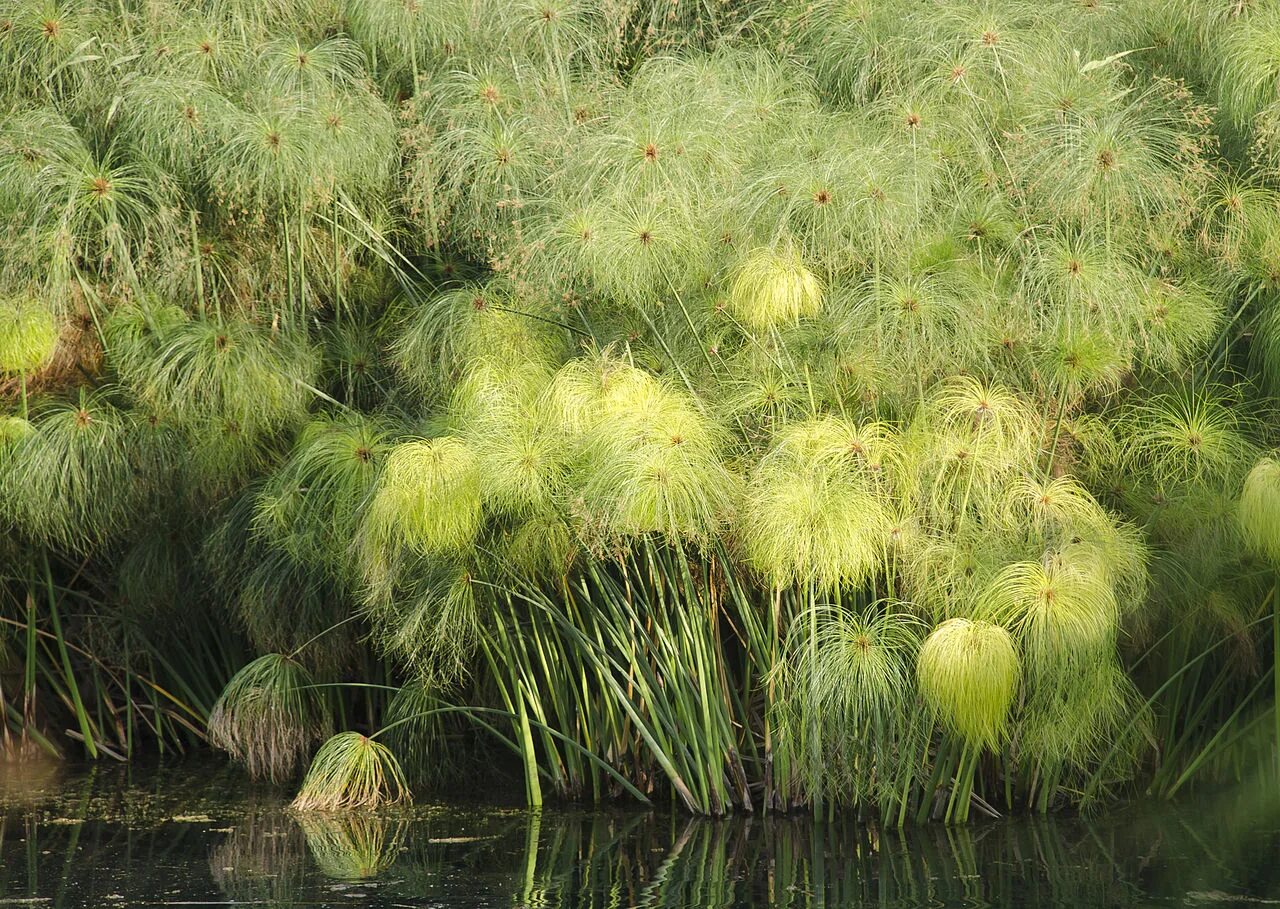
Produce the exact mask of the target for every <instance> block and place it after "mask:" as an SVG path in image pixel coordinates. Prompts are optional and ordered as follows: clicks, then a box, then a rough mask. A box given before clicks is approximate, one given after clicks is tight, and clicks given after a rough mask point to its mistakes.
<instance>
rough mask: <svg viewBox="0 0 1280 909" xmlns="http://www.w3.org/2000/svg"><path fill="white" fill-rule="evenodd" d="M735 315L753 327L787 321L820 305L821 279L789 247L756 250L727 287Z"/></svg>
mask: <svg viewBox="0 0 1280 909" xmlns="http://www.w3.org/2000/svg"><path fill="white" fill-rule="evenodd" d="M728 305H729V309H730V311H731V312H732V313H733V315H734V317H735V318H737V319H738V320H739V321H740V322H742V323H743V325H745V326H746V327H747V328H749V329H752V330H753V331H767V330H768V329H770V328H775V327H779V326H782V325H788V324H791V323H794V322H796V321H798V320H799V319H801V318H803V317H805V316H811V315H813V314H814V313H816V312H817V311H818V310H819V309H821V308H822V282H821V281H819V280H818V278H817V276H815V275H814V274H813V272H811V271H809V269H807V268H805V266H804V263H803V262H802V261H801V259H800V256H799V254H797V253H795V252H794V251H792V250H786V251H783V252H775V251H773V250H767V249H762V250H757V251H756V252H753V253H752V254H751V255H750V256H748V258H747V260H746V261H745V262H743V263H742V265H741V266H739V268H738V273H737V275H736V276H735V277H734V279H733V284H732V286H731V287H730V289H729V298H728Z"/></svg>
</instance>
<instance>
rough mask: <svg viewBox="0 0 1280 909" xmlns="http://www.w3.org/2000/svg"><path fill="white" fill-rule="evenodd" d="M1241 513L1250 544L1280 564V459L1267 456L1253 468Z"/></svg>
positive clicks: (1242, 524)
mask: <svg viewBox="0 0 1280 909" xmlns="http://www.w3.org/2000/svg"><path fill="white" fill-rule="evenodd" d="M1239 516H1240V527H1241V529H1242V530H1243V531H1244V537H1245V540H1246V541H1247V542H1248V544H1249V548H1250V549H1252V550H1253V551H1254V552H1256V553H1257V554H1258V555H1260V556H1263V557H1264V558H1266V559H1268V560H1270V561H1271V562H1272V563H1273V564H1276V565H1280V461H1277V460H1276V459H1275V458H1263V459H1262V460H1261V461H1259V462H1258V463H1257V464H1256V465H1255V466H1254V468H1253V470H1251V471H1249V476H1248V477H1247V478H1246V479H1245V481H1244V490H1243V492H1241V494H1240V507H1239Z"/></svg>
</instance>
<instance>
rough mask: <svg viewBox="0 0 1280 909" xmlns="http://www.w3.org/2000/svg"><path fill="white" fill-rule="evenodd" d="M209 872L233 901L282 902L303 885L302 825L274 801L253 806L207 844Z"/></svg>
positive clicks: (303, 853) (304, 854) (304, 855)
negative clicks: (273, 804)
mask: <svg viewBox="0 0 1280 909" xmlns="http://www.w3.org/2000/svg"><path fill="white" fill-rule="evenodd" d="M209 874H210V875H211V876H212V878H213V882H214V883H215V884H217V885H218V887H219V889H221V890H222V892H223V893H225V894H226V895H227V896H228V897H230V898H231V899H233V900H235V901H237V902H241V903H261V902H267V903H271V902H287V901H289V900H291V899H292V898H293V896H294V894H296V893H299V892H301V891H302V890H303V889H304V888H305V885H306V880H307V853H306V847H305V845H304V839H303V835H302V830H301V829H300V828H299V827H298V825H297V824H296V823H294V821H293V819H292V818H291V817H289V816H288V815H287V814H286V813H285V812H284V811H282V810H281V809H280V808H278V807H270V808H253V809H251V810H250V812H249V813H248V814H247V815H246V816H245V817H244V818H243V819H242V820H241V821H239V822H238V823H237V824H236V825H235V826H234V827H232V828H231V829H230V832H229V833H227V834H226V838H225V839H224V840H223V841H222V842H221V843H218V844H217V845H216V846H214V847H213V849H211V850H210V852H209Z"/></svg>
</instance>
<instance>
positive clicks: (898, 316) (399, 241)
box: [0, 0, 1280, 826]
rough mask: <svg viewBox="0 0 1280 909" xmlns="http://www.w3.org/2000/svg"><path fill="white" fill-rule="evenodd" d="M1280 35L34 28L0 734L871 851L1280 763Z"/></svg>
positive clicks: (419, 14) (492, 7)
mask: <svg viewBox="0 0 1280 909" xmlns="http://www.w3.org/2000/svg"><path fill="white" fill-rule="evenodd" d="M1278 45H1280V5H1276V4H1274V3H1271V2H1263V0H1259V2H1256V3H1237V2H1218V0H1177V2H1167V0H1133V2H1126V3H1123V4H1121V3H1109V2H1106V0H1046V2H1036V3H1030V2H1025V0H984V2H978V3H974V2H960V0H892V2H887V3H875V4H871V3H859V2H849V0H807V2H801V0H737V2H730V0H699V2H686V0H598V2H587V0H430V2H426V3H422V2H418V0H299V2H296V3H284V4H270V3H268V4H263V3H259V2H249V0H207V2H195V0H121V2H120V3H118V4H108V3H101V4H100V3H97V2H94V0H0V718H2V719H0V735H2V736H3V740H2V741H0V746H2V747H3V751H4V754H5V757H6V758H7V759H10V760H22V759H24V758H25V757H26V756H29V755H31V754H34V753H37V752H44V753H47V754H53V755H61V756H81V755H83V756H87V757H89V758H96V759H104V760H113V759H114V760H122V761H127V760H129V759H131V758H132V757H134V756H135V755H137V754H140V753H153V752H159V753H170V752H174V751H186V750H190V749H193V748H203V747H206V746H210V745H211V746H214V747H217V748H219V749H222V750H224V751H226V752H228V753H230V754H231V755H232V756H233V757H234V758H235V759H236V760H238V761H239V762H240V763H242V764H243V765H244V767H245V769H246V771H247V772H248V773H250V774H251V775H253V776H254V777H255V778H262V779H269V780H271V781H273V782H275V783H277V784H280V785H282V786H289V787H293V788H294V789H295V790H296V791H297V792H298V793H299V794H298V797H297V801H296V802H295V806H296V807H297V808H298V809H299V810H301V811H346V810H355V809H362V808H369V807H376V806H379V805H383V804H394V803H398V802H404V801H407V800H409V799H410V798H411V793H427V792H430V791H432V790H433V788H434V787H442V786H449V785H457V784H459V783H465V784H468V785H476V786H480V785H484V784H485V783H486V781H493V780H497V779H502V780H514V781H517V782H519V781H523V785H524V791H525V795H526V800H527V802H528V804H529V805H531V806H538V805H541V804H543V802H544V800H552V799H556V800H584V801H596V802H599V801H603V800H607V799H624V800H635V801H642V802H659V801H660V802H663V803H668V802H669V803H671V804H675V805H678V806H680V807H681V808H682V809H683V810H685V811H687V812H691V813H693V814H702V815H723V814H728V813H732V812H738V811H751V812H787V811H792V810H806V811H812V812H814V813H815V814H816V815H818V816H823V815H826V816H834V815H836V814H837V813H845V812H853V813H857V814H858V815H859V816H871V815H874V816H877V817H878V818H879V819H880V821H881V823H882V824H883V825H885V826H901V825H906V824H911V823H917V822H925V821H929V820H931V819H936V820H942V821H945V822H947V823H960V822H964V821H966V820H968V819H970V818H972V817H978V816H983V817H991V816H999V815H1004V814H1009V813H1022V812H1040V813H1044V812H1049V811H1054V810H1064V809H1066V810H1094V811H1096V810H1105V808H1106V806H1107V805H1108V804H1112V803H1113V802H1114V801H1116V800H1118V799H1120V798H1124V797H1126V796H1127V795H1130V794H1133V793H1136V792H1147V793H1151V794H1154V795H1157V796H1162V797H1173V796H1175V795H1177V794H1178V793H1180V792H1183V791H1186V790H1187V789H1188V788H1191V787H1195V786H1197V785H1202V784H1209V783H1214V782H1218V781H1222V780H1231V779H1237V780H1238V779H1245V778H1248V777H1249V776H1250V775H1251V774H1252V773H1253V772H1255V770H1256V769H1257V768H1258V767H1259V766H1262V765H1265V764H1267V763H1274V762H1275V761H1276V760H1277V759H1278V758H1280V711H1278V710H1277V701H1278V699H1277V697H1276V694H1277V691H1280V676H1278V675H1277V672H1276V668H1275V662H1276V655H1277V652H1278V651H1280V619H1278V618H1277V608H1276V598H1277V590H1276V583H1277V577H1280V460H1278V458H1280V456H1277V455H1276V453H1275V448H1274V446H1275V445H1276V444H1277V441H1278V437H1277V430H1276V425H1277V420H1276V417H1277V410H1276V406H1275V395H1276V393H1277V391H1280V301H1278V299H1277V296H1278V293H1280V192H1278V190H1277V185H1278V181H1280V157H1278V156H1277V151H1276V149H1277V147H1278V146H1277V145H1276V141H1275V140H1276V137H1277V134H1278V133H1280V80H1278V79H1277V76H1278V75H1280V57H1277V56H1276V54H1275V53H1274V48H1275V47H1276V46H1278Z"/></svg>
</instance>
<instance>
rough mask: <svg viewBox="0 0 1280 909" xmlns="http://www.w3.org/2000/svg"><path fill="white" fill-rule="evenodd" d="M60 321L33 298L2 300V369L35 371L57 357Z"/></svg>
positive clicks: (0, 353)
mask: <svg viewBox="0 0 1280 909" xmlns="http://www.w3.org/2000/svg"><path fill="white" fill-rule="evenodd" d="M57 346H58V321H57V319H55V318H54V316H53V313H52V312H50V311H49V310H48V309H47V308H45V307H44V306H42V305H40V304H38V303H32V302H23V303H19V302H15V301H5V302H3V303H0V372H8V373H20V372H35V371H36V370H38V369H41V368H42V367H44V366H45V365H47V364H48V362H49V360H51V359H52V358H53V351H54V348H56V347H57Z"/></svg>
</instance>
